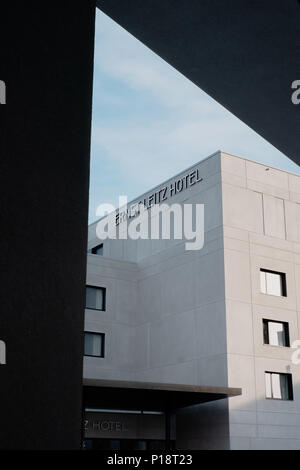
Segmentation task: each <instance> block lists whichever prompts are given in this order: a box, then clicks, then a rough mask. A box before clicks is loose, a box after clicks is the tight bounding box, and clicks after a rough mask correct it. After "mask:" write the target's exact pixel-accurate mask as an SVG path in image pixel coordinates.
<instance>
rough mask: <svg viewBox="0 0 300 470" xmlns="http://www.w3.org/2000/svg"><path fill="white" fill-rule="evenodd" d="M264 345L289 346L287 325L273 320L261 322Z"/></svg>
mask: <svg viewBox="0 0 300 470" xmlns="http://www.w3.org/2000/svg"><path fill="white" fill-rule="evenodd" d="M263 328H264V344H270V345H271V346H285V347H289V346H290V335H289V324H288V323H287V322H279V321H273V320H265V319H264V320H263Z"/></svg>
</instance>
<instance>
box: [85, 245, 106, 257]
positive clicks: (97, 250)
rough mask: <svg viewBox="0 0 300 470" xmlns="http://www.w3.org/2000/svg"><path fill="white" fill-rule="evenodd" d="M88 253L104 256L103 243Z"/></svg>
mask: <svg viewBox="0 0 300 470" xmlns="http://www.w3.org/2000/svg"><path fill="white" fill-rule="evenodd" d="M88 253H91V254H92V255H98V256H103V243H100V245H97V246H94V247H93V248H90V249H89V250H88Z"/></svg>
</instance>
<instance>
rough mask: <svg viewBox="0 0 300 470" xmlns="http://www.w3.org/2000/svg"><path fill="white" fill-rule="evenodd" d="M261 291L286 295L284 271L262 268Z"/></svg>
mask: <svg viewBox="0 0 300 470" xmlns="http://www.w3.org/2000/svg"><path fill="white" fill-rule="evenodd" d="M260 291H261V293H262V294H269V295H276V296H278V297H280V296H283V297H286V276H285V274H284V273H278V272H276V271H269V270H267V269H261V270H260Z"/></svg>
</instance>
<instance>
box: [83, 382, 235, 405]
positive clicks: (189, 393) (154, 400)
mask: <svg viewBox="0 0 300 470" xmlns="http://www.w3.org/2000/svg"><path fill="white" fill-rule="evenodd" d="M83 385H84V403H85V406H86V407H90V408H97V407H99V408H101V409H105V408H107V409H111V408H115V407H116V406H117V408H118V409H128V410H130V409H140V410H148V411H151V410H153V411H159V410H161V411H164V410H166V409H173V410H176V409H180V408H185V407H187V406H192V405H197V404H201V403H206V402H210V401H215V400H221V399H224V398H229V397H235V396H238V395H241V394H242V389H241V388H234V387H215V386H206V385H183V384H167V383H154V382H135V381H118V380H102V379H84V380H83Z"/></svg>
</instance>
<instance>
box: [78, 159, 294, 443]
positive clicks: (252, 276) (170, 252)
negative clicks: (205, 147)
mask: <svg viewBox="0 0 300 470" xmlns="http://www.w3.org/2000/svg"><path fill="white" fill-rule="evenodd" d="M194 171H198V173H197V174H200V175H201V178H202V180H201V181H198V182H197V183H196V182H195V179H193V180H190V181H192V183H193V184H191V185H189V187H187V188H186V189H183V190H182V191H180V192H178V193H177V194H174V193H173V194H172V198H169V200H166V202H172V203H174V202H178V203H180V204H183V203H185V204H186V203H199V204H204V206H205V226H204V229H205V241H204V247H203V248H202V249H201V250H199V251H186V250H185V240H183V241H181V240H136V241H133V240H105V241H104V253H103V254H104V256H98V255H92V254H89V255H88V263H87V285H90V286H99V287H104V288H106V310H105V311H103V312H102V311H96V310H91V309H87V310H86V321H85V330H86V331H90V332H91V331H92V332H101V333H104V334H105V357H104V358H97V357H85V359H84V377H86V378H100V379H115V380H136V381H153V382H169V383H185V384H199V385H208V386H209V385H210V386H212V385H216V386H228V387H241V388H242V395H241V396H240V397H234V398H230V399H229V400H221V401H219V402H212V403H210V404H208V405H200V406H198V407H193V408H190V409H189V410H187V411H186V412H182V413H179V414H178V417H177V422H178V432H177V442H178V445H179V446H181V448H194V449H200V448H207V449H213V448H217V449H223V448H225V449H226V448H230V449H300V365H294V364H292V361H291V356H292V352H293V351H294V350H293V349H291V348H290V347H279V346H270V345H266V344H264V341H263V319H267V320H274V321H282V322H288V326H289V333H290V342H291V343H292V342H293V341H294V340H296V339H300V326H299V322H300V177H299V176H297V175H294V174H291V173H287V172H284V171H281V170H278V169H275V168H271V167H266V166H264V165H262V164H259V163H254V162H252V161H249V160H245V159H243V158H240V157H236V156H232V155H229V154H226V153H224V152H216V153H215V154H214V155H212V156H210V157H209V158H207V159H205V160H203V161H202V162H200V163H198V164H197V165H195V166H194V167H192V168H190V169H188V170H185V171H184V172H182V173H181V174H180V175H177V176H175V177H174V178H172V179H170V180H169V181H167V182H165V183H162V184H161V185H159V186H158V187H157V188H154V189H153V190H152V191H148V192H147V193H146V194H145V195H143V197H141V199H144V197H148V196H149V195H152V194H154V193H155V192H157V191H159V190H160V189H161V188H165V187H166V188H167V189H168V190H169V189H170V187H173V186H174V184H175V183H176V181H177V180H178V179H180V178H184V177H186V175H189V174H191V173H193V172H194ZM171 199H172V200H171ZM137 201H138V200H137ZM95 228H96V224H93V225H91V226H90V227H89V248H91V247H93V246H95V245H97V244H99V242H100V241H99V239H97V237H96V235H95ZM260 269H267V270H270V271H275V272H280V273H284V274H285V276H286V285H287V296H280V297H278V296H274V295H268V294H262V293H261V292H260ZM266 371H269V372H277V373H291V374H292V381H293V394H294V399H293V400H275V399H274V400H273V399H266V390H265V372H266Z"/></svg>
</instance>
